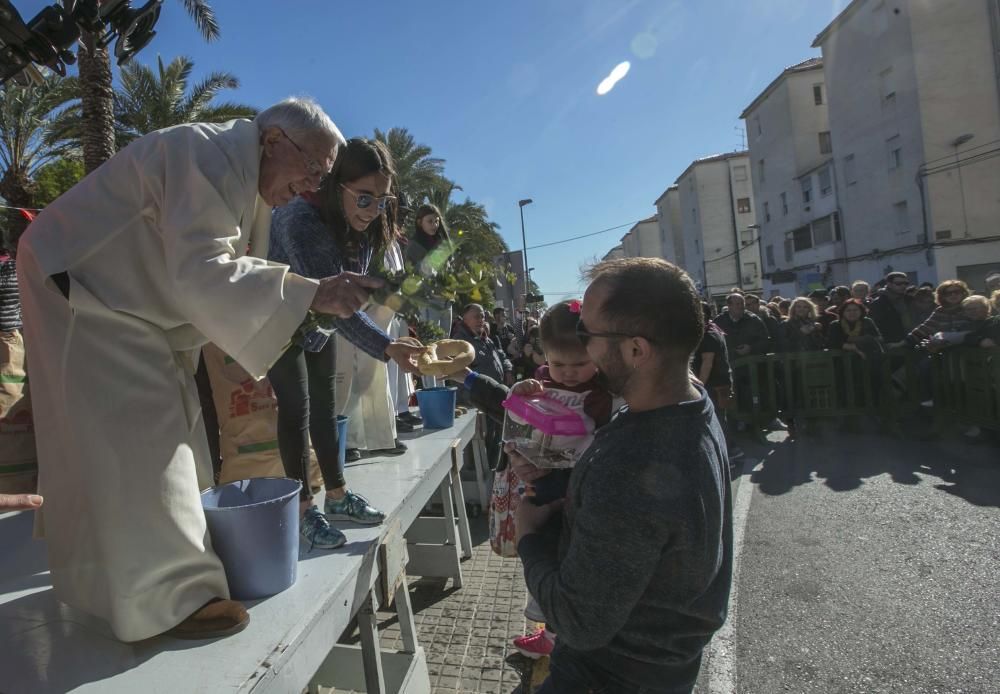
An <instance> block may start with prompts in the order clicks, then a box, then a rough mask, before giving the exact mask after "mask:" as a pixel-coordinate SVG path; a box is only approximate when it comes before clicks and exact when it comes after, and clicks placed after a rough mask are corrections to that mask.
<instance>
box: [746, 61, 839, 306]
mask: <svg viewBox="0 0 1000 694" xmlns="http://www.w3.org/2000/svg"><path fill="white" fill-rule="evenodd" d="M740 118H742V119H743V120H744V121H745V123H746V132H747V142H748V143H749V146H750V160H751V162H752V167H751V171H752V178H753V192H754V200H755V202H756V206H755V207H756V215H757V224H758V225H759V227H760V246H761V256H762V258H763V262H764V282H763V284H764V294H765V296H767V297H770V296H773V295H774V294H781V295H782V296H799V295H802V294H805V293H807V292H808V291H809V290H811V289H818V288H821V287H826V286H828V285H831V284H843V283H845V282H847V281H848V277H847V274H846V273H847V268H846V265H845V263H844V262H843V258H844V243H843V234H842V230H841V225H840V220H839V214H838V206H837V186H836V177H835V176H834V162H833V146H832V140H831V136H830V123H829V118H828V115H827V94H826V85H825V83H824V79H823V61H822V59H820V58H810V59H809V60H806V61H803V62H801V63H799V64H797V65H793V66H791V67H789V68H786V69H785V70H784V71H782V73H781V74H780V75H778V77H777V78H775V80H774V81H773V82H771V84H769V85H768V86H767V88H766V89H764V91H763V92H761V93H760V95H758V96H757V98H756V99H754V100H753V102H752V103H751V104H750V105H749V106H747V107H746V109H744V111H743V113H742V114H741V115H740Z"/></svg>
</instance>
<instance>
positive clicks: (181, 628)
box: [165, 598, 250, 639]
mask: <svg viewBox="0 0 1000 694" xmlns="http://www.w3.org/2000/svg"><path fill="white" fill-rule="evenodd" d="M249 623H250V614H249V613H248V612H247V609H246V608H245V607H244V606H243V604H242V603H239V602H237V601H235V600H223V599H222V598H212V599H211V600H209V601H208V602H206V603H205V604H204V605H202V606H201V607H200V608H198V609H197V610H195V611H194V612H193V613H192V614H191V616H189V617H188V618H187V619H185V620H184V621H183V622H181V623H180V624H178V625H177V626H175V627H174V628H173V629H170V630H169V631H167V632H165V634H166V636H173V637H174V638H177V639H216V638H219V637H222V636H231V635H232V634H238V633H239V632H241V631H243V630H244V629H246V628H247V624H249Z"/></svg>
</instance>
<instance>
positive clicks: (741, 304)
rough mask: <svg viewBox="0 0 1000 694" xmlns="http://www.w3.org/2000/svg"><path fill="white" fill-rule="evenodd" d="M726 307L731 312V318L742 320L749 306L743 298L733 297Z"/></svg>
mask: <svg viewBox="0 0 1000 694" xmlns="http://www.w3.org/2000/svg"><path fill="white" fill-rule="evenodd" d="M726 307H727V308H728V310H729V317H730V318H732V319H733V320H740V319H741V318H743V314H744V313H745V312H746V308H747V304H746V300H745V299H744V298H743V297H733V298H731V299H730V300H729V301H728V302H727V303H726Z"/></svg>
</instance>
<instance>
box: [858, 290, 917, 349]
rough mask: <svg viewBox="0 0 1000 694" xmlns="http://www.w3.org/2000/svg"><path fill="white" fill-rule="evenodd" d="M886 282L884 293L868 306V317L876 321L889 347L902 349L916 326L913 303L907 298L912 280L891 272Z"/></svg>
mask: <svg viewBox="0 0 1000 694" xmlns="http://www.w3.org/2000/svg"><path fill="white" fill-rule="evenodd" d="M884 281H885V289H884V291H882V292H881V293H880V294H879V295H878V296H876V297H875V298H874V299H873V300H872V302H871V304H870V305H869V306H868V317H869V318H871V319H872V320H873V321H875V325H877V326H878V330H879V332H880V333H882V339H884V340H885V342H886V346H887V347H889V348H894V347H902V346H903V344H904V338H905V337H906V335H907V334H908V333H909V332H910V331H911V330H912V329H913V327H914V325H915V321H914V319H913V314H912V310H911V303H912V302H911V300H910V299H909V298H907V296H906V288H907V287H908V286H909V285H910V279H909V277H907V275H906V273H905V272H890V273H889V274H888V275H886V276H885V280H884Z"/></svg>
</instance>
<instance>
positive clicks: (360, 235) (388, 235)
mask: <svg viewBox="0 0 1000 694" xmlns="http://www.w3.org/2000/svg"><path fill="white" fill-rule="evenodd" d="M394 176H395V168H394V166H393V162H392V155H390V154H389V151H388V149H386V147H385V145H383V144H382V143H381V142H379V141H377V140H367V139H365V138H354V139H352V140H350V141H348V143H347V145H346V146H345V147H342V148H341V150H340V153H339V154H338V156H337V161H336V163H335V164H334V166H333V170H332V171H331V172H330V174H329V175H328V176H326V177H325V178H324V179H323V183H322V185H321V186H320V189H319V192H318V193H316V194H315V195H306V196H302V197H299V198H296V199H295V200H293V201H292V202H291V203H289V204H288V205H286V206H285V207H283V208H281V209H279V210H277V211H276V212H275V213H274V215H273V217H272V220H271V239H270V248H269V251H268V259H269V260H272V261H274V262H276V263H284V264H287V265H288V266H289V267H291V268H292V270H293V271H294V272H296V273H298V274H300V275H302V276H303V277H325V276H328V275H332V274H336V273H338V272H341V271H342V270H348V269H349V270H351V271H353V272H357V273H358V274H360V275H367V274H368V273H369V272H370V271H371V270H374V269H376V267H378V266H379V265H380V264H381V262H382V258H383V256H384V255H385V252H386V250H387V248H388V246H389V244H390V243H391V242H392V240H393V236H394V233H393V232H394V227H393V225H392V224H390V223H389V221H388V220H387V218H386V209H387V205H388V203H389V201H390V198H391V196H390V195H389V189H390V187H391V186H392V183H393V177H394ZM336 329H337V331H338V333H339V334H340V335H341V336H343V337H344V338H345V339H346V340H348V341H349V342H350V343H351V344H353V345H357V346H358V347H359V348H360V349H361V350H362V351H363V352H364V353H366V354H367V355H368V356H369V357H371V358H372V359H378V360H388V359H393V360H394V361H396V362H397V363H398V364H399V365H400V366H401V367H402V368H403V369H404V370H405V371H410V372H413V371H416V368H415V365H414V364H413V362H412V359H411V358H412V357H413V356H414V355H415V354H416V353H417V351H418V350H416V349H415V348H414V347H412V346H410V345H407V344H406V343H404V342H399V341H393V340H392V338H390V337H389V336H388V335H387V334H386V333H385V332H384V331H382V330H381V329H379V328H378V326H376V325H375V323H373V322H372V320H371V319H370V318H369V317H368V316H367V315H366V314H365V313H362V312H357V313H355V314H353V315H352V316H351V317H350V318H349V319H346V320H338V321H337V322H336ZM336 363H337V350H336V340H335V339H333V336H332V334H331V332H330V331H328V330H324V329H322V328H318V327H317V328H313V329H312V330H311V331H310V332H307V333H306V334H304V335H299V336H297V337H296V339H295V340H294V341H293V344H292V345H291V346H290V347H289V348H288V349H287V350H286V351H285V353H284V354H282V355H281V358H279V359H278V360H277V361H276V362H275V363H274V365H273V366H272V367H271V369H270V371H268V374H267V375H268V380H269V381H270V382H271V387H272V388H273V389H274V396H275V399H276V400H277V403H278V448H279V451H280V454H281V462H282V464H283V465H284V468H285V474H286V475H287V476H288V477H290V478H292V479H297V480H299V481H301V482H302V483H303V485H302V493H301V498H300V502H301V503H300V514H301V521H300V524H299V531H300V533H301V534H302V536H303V537H304V538H305V539H306V540H307V541H308V542H309V544H310V547H315V548H317V549H335V548H337V547H340V546H342V545H343V544H344V543H345V542H346V541H347V538H346V537H345V536H344V534H343V533H342V532H341V531H340V530H338V529H337V528H335V527H333V526H332V525H330V522H329V520H330V519H335V520H349V521H353V522H356V523H363V524H377V523H381V522H382V520H383V519H384V518H385V514H383V513H382V512H381V511H379V510H377V509H375V508H372V506H371V505H370V504H369V503H368V501H367V500H366V499H365V498H364V497H362V496H361V495H359V494H356V493H354V492H352V491H351V490H350V489H348V488H347V483H346V481H345V479H344V469H343V466H342V464H341V462H340V456H339V449H340V442H339V437H338V434H337V416H336V379H335V374H336ZM310 441H311V442H312V446H313V448H314V449H315V451H316V459H317V461H318V463H319V467H320V471H321V472H322V473H323V480H324V484H325V486H326V494H325V497H324V500H323V510H322V511H320V509H319V508H318V507H316V506H315V505H313V498H312V491H311V490H310V488H309V484H308V479H309V477H308V466H309V443H310Z"/></svg>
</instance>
